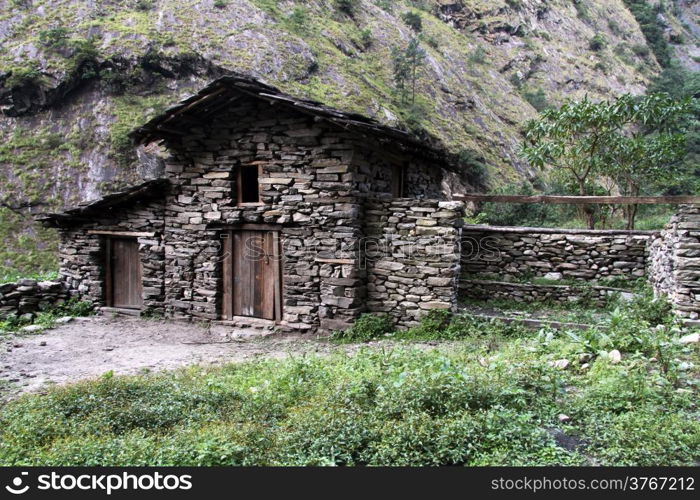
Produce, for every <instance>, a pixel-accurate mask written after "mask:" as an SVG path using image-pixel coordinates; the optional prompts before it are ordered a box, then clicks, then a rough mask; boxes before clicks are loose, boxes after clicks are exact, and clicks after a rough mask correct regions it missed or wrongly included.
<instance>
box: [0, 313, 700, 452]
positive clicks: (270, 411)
mask: <svg viewBox="0 0 700 500" xmlns="http://www.w3.org/2000/svg"><path fill="white" fill-rule="evenodd" d="M429 316H430V317H429V318H426V319H424V320H423V321H422V322H421V326H420V327H417V329H420V335H421V336H422V337H421V338H425V337H426V336H427V337H428V338H433V339H443V338H459V339H462V340H460V341H459V342H452V343H448V344H440V345H438V346H437V347H435V348H433V349H431V350H426V349H424V348H415V347H412V346H410V345H406V346H394V347H393V348H391V349H387V348H386V347H380V348H373V349H370V348H366V347H363V348H360V349H359V350H358V351H357V352H355V353H353V354H352V355H347V354H345V353H344V352H336V353H335V354H332V355H330V356H327V357H303V358H293V357H292V358H288V359H285V360H269V361H255V362H249V363H242V364H231V365H227V366H223V367H217V368H213V367H191V368H187V369H182V370H178V371H174V372H168V373H162V374H151V375H144V376H136V377H117V376H114V375H113V373H112V372H107V373H105V375H104V376H102V377H101V378H99V379H97V380H92V381H86V382H81V383H79V384H74V385H71V386H67V387H60V388H54V389H51V390H49V391H47V393H46V394H45V395H43V396H40V395H27V396H24V397H22V398H19V399H18V400H15V401H12V402H10V403H8V404H6V405H5V406H3V407H2V408H1V409H0V464H2V465H6V466H7V465H22V466H32V465H44V466H60V465H73V466H76V465H93V466H95V465H111V466H126V465H132V466H144V465H160V466H168V465H181V466H187V465H199V466H216V465H219V466H222V465H248V466H250V465H277V466H279V465H287V466H303V465H324V466H325V465H349V466H352V465H375V466H382V465H384V466H397V465H404V466H406V465H408V466H419V465H471V466H474V465H583V464H590V463H599V464H603V465H654V466H658V465H692V464H693V463H695V462H696V461H697V460H698V458H700V456H699V455H698V450H699V449H700V423H698V420H697V418H696V416H697V410H698V409H697V387H696V386H695V385H694V384H693V378H694V376H695V375H696V374H695V373H692V372H691V373H687V374H686V375H683V374H682V373H683V372H682V370H680V368H679V369H678V370H677V373H676V375H674V376H673V377H670V376H669V374H666V373H664V372H663V370H662V369H661V366H660V363H658V362H654V361H652V360H650V359H648V358H646V357H644V356H641V355H639V354H637V353H635V352H634V351H625V352H624V357H623V360H622V362H620V363H618V364H613V363H611V362H610V359H609V357H607V356H606V355H604V354H602V353H601V354H600V355H597V356H594V357H593V358H592V359H588V358H586V359H587V361H586V363H587V366H588V368H586V367H584V365H582V364H581V363H580V362H579V361H578V359H579V355H580V353H582V352H585V351H582V350H581V349H582V344H581V342H580V341H578V340H573V339H571V338H570V337H569V336H568V335H565V334H556V332H552V331H544V330H543V331H541V332H538V333H535V332H525V331H524V330H523V331H506V332H504V333H503V332H501V331H500V330H498V329H500V328H503V327H501V326H496V325H490V324H488V323H483V324H476V323H475V322H474V321H473V319H469V318H468V317H460V316H457V317H450V316H449V314H448V313H446V312H434V313H431V315H429ZM442 331H451V333H449V334H448V333H440V332H442ZM416 332H418V330H414V335H417V333H416ZM620 335H621V334H614V335H613V338H614V339H616V340H615V341H617V340H619V339H620V338H622V337H620ZM667 335H668V333H667ZM408 337H409V334H406V338H408ZM392 342H394V343H395V341H392ZM630 346H631V348H634V346H633V345H632V344H630ZM606 347H607V344H606ZM583 348H585V349H587V347H583ZM674 349H675V350H674V351H673V354H672V356H673V357H674V358H679V357H683V358H684V359H685V360H686V361H684V362H685V363H686V365H688V364H691V362H695V363H696V362H697V360H698V352H697V350H696V351H687V350H686V351H684V350H682V349H680V348H678V347H675V348H674ZM679 349H680V350H679ZM562 358H565V359H569V360H572V362H571V365H570V367H569V368H568V369H567V370H561V369H557V368H556V367H555V366H554V365H553V363H552V361H554V360H558V359H562ZM676 364H677V365H679V366H680V364H681V363H676ZM560 413H566V414H567V415H569V416H570V417H571V420H570V421H569V422H568V423H566V424H561V423H559V422H558V421H557V415H558V414H560ZM552 430H556V431H557V432H558V433H559V434H561V435H564V436H565V437H566V438H567V441H570V442H571V443H573V444H571V443H568V444H567V443H562V442H561V441H560V440H558V439H555V437H554V436H555V435H554V434H553V432H552Z"/></svg>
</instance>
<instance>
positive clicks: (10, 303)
mask: <svg viewBox="0 0 700 500" xmlns="http://www.w3.org/2000/svg"><path fill="white" fill-rule="evenodd" d="M68 298H69V293H68V291H67V290H66V289H65V287H64V286H63V284H62V283H61V282H60V281H37V280H31V279H23V280H20V281H17V282H16V283H5V284H2V285H0V319H2V318H6V317H8V316H13V315H15V316H18V317H22V316H24V317H25V318H26V319H31V318H32V317H33V316H34V313H36V312H37V311H40V310H43V309H46V308H48V307H50V306H52V305H58V304H62V303H64V302H65V301H66V300H67V299H68Z"/></svg>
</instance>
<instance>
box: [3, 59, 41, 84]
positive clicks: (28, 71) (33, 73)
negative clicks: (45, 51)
mask: <svg viewBox="0 0 700 500" xmlns="http://www.w3.org/2000/svg"><path fill="white" fill-rule="evenodd" d="M42 78H43V74H42V72H41V70H40V69H39V65H38V64H37V63H36V61H29V62H28V63H27V64H26V65H25V66H15V67H13V68H12V69H11V70H10V73H9V76H8V77H7V79H6V80H5V87H7V88H16V87H22V86H25V85H39V84H40V83H41V81H42Z"/></svg>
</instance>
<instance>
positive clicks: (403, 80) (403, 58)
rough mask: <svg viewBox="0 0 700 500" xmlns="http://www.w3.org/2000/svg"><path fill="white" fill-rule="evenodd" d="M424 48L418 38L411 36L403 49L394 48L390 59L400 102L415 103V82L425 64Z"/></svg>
mask: <svg viewBox="0 0 700 500" xmlns="http://www.w3.org/2000/svg"><path fill="white" fill-rule="evenodd" d="M425 57H426V53H425V50H424V49H423V48H422V47H421V46H420V41H419V40H418V38H415V37H414V38H411V40H409V42H408V45H406V47H405V48H403V49H398V48H394V50H393V51H392V55H391V58H392V61H393V63H394V84H395V85H396V89H397V90H398V92H399V95H400V97H401V104H403V105H405V104H407V103H408V101H409V100H408V98H409V96H410V103H411V104H415V103H416V83H417V81H418V78H419V76H420V69H421V67H422V66H424V65H425Z"/></svg>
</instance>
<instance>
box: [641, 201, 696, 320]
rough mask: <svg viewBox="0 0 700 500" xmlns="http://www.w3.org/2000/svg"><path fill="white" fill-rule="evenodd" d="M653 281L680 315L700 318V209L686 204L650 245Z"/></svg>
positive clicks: (659, 291)
mask: <svg viewBox="0 0 700 500" xmlns="http://www.w3.org/2000/svg"><path fill="white" fill-rule="evenodd" d="M649 281H650V282H651V284H652V286H653V287H654V290H655V292H656V293H658V294H663V295H667V296H668V298H669V300H670V302H671V304H672V305H673V309H674V310H675V312H676V314H678V316H680V317H682V318H687V319H691V320H697V319H698V318H700V206H699V205H682V206H681V207H679V210H678V212H677V213H676V215H674V216H673V217H672V218H671V221H670V222H669V223H668V225H667V226H666V228H664V230H663V231H662V232H661V234H659V235H658V236H657V237H656V238H655V239H654V240H653V241H652V242H651V243H650V245H649Z"/></svg>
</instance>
